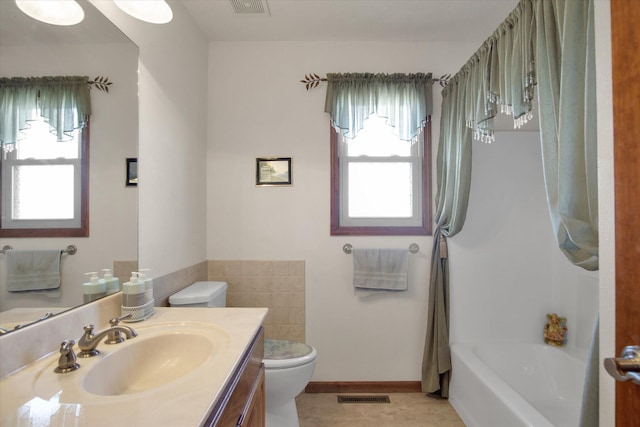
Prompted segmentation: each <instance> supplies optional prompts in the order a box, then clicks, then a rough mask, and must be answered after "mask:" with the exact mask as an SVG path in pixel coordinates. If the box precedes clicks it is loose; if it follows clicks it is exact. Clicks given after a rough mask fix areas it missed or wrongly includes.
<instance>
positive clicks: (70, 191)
mask: <svg viewBox="0 0 640 427" xmlns="http://www.w3.org/2000/svg"><path fill="white" fill-rule="evenodd" d="M21 134H22V135H21V136H22V138H21V139H20V140H19V141H17V142H16V143H15V147H14V148H13V149H12V150H11V151H7V152H4V153H3V155H2V162H1V163H0V169H1V174H2V198H1V203H2V207H1V211H2V218H1V222H0V235H1V236H3V237H71V236H76V237H86V236H88V235H89V234H88V233H89V224H88V197H89V196H88V146H89V128H88V124H87V126H86V127H85V128H83V129H77V130H75V131H73V132H72V133H70V134H67V138H65V140H64V141H57V138H56V135H55V134H52V133H51V132H50V129H49V125H48V124H47V123H46V122H45V121H44V120H36V121H30V122H29V128H27V129H24V130H22V131H21Z"/></svg>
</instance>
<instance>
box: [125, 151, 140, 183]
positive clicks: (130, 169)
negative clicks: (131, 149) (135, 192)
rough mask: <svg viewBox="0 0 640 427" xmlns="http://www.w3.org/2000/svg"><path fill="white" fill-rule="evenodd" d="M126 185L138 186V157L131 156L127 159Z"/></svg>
mask: <svg viewBox="0 0 640 427" xmlns="http://www.w3.org/2000/svg"><path fill="white" fill-rule="evenodd" d="M125 186H126V187H137V186H138V159H137V158H136V157H130V158H128V159H127V175H126V182H125Z"/></svg>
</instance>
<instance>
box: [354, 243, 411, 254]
mask: <svg viewBox="0 0 640 427" xmlns="http://www.w3.org/2000/svg"><path fill="white" fill-rule="evenodd" d="M352 250H353V246H352V245H351V243H345V244H344V246H342V252H344V253H345V254H347V255H351V251H352ZM409 252H411V253H412V254H417V253H418V252H420V246H418V244H417V243H412V244H410V245H409Z"/></svg>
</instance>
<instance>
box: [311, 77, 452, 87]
mask: <svg viewBox="0 0 640 427" xmlns="http://www.w3.org/2000/svg"><path fill="white" fill-rule="evenodd" d="M449 79H451V74H443V75H442V76H440V78H438V79H434V78H432V79H431V80H433V81H434V82H438V83H439V84H440V86H442V87H445V85H446V84H447V83H448V82H449ZM326 81H327V78H326V77H320V76H319V75H317V74H316V73H310V74H305V75H304V80H300V83H304V85H305V87H306V88H307V90H309V89H313V88H315V87H317V86H318V85H319V84H320V82H326Z"/></svg>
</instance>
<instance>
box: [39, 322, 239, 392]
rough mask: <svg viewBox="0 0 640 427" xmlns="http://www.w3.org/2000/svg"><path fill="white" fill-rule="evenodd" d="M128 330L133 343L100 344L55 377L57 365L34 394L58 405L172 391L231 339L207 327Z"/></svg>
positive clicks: (50, 368) (182, 325) (177, 325)
mask: <svg viewBox="0 0 640 427" xmlns="http://www.w3.org/2000/svg"><path fill="white" fill-rule="evenodd" d="M132 326H133V327H134V329H135V330H136V331H137V332H138V336H137V337H136V338H131V339H128V340H126V341H124V342H123V343H120V344H114V345H106V344H104V343H101V344H99V345H98V350H100V354H99V355H98V356H94V357H91V358H86V359H83V358H78V363H79V364H80V369H78V370H77V371H73V372H69V373H66V374H56V373H54V372H53V368H54V367H55V365H56V364H57V362H56V363H53V364H49V365H48V366H46V367H45V368H44V369H42V370H41V371H40V372H39V373H38V375H37V376H36V379H35V381H34V391H35V394H36V395H37V396H39V397H41V398H43V399H45V400H49V399H51V398H52V397H53V396H56V398H57V399H58V400H59V401H60V402H66V403H83V402H87V401H91V400H93V401H95V399H99V398H100V397H110V396H125V395H132V394H136V393H144V392H150V391H153V390H156V389H158V388H160V387H163V386H167V387H170V385H169V384H170V383H173V382H174V381H178V380H180V379H184V378H188V377H189V378H190V377H192V376H197V375H198V368H200V367H202V366H203V365H204V364H205V362H211V361H212V360H214V359H215V358H216V357H217V356H218V355H220V354H222V353H224V351H225V350H226V348H227V346H228V344H229V336H228V335H227V334H226V333H225V332H224V331H222V330H221V329H219V328H216V327H215V326H211V325H203V324H198V323H175V324H157V325H153V326H151V327H144V326H142V327H140V328H136V326H135V324H132ZM76 350H77V348H76Z"/></svg>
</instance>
